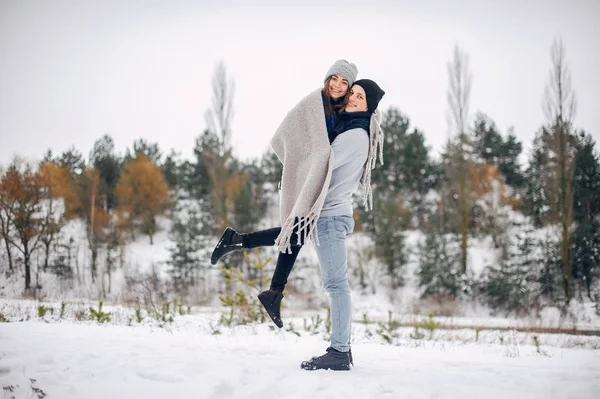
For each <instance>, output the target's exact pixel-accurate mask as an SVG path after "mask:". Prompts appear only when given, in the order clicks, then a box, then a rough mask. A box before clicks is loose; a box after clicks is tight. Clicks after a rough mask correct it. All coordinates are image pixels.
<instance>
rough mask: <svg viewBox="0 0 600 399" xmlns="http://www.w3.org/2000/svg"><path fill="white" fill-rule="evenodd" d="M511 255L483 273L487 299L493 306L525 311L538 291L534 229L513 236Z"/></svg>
mask: <svg viewBox="0 0 600 399" xmlns="http://www.w3.org/2000/svg"><path fill="white" fill-rule="evenodd" d="M510 237H511V239H510V243H509V246H510V247H511V248H512V249H511V250H509V257H508V259H506V260H501V261H500V262H499V264H498V265H494V266H491V267H490V268H489V269H488V270H487V274H486V276H485V277H484V282H483V287H484V290H485V295H486V301H487V303H488V304H489V305H490V306H491V307H492V309H497V310H503V311H506V312H509V313H512V312H514V313H516V314H517V315H518V314H522V313H527V311H528V310H530V309H531V306H532V304H533V303H534V301H536V300H537V298H538V295H539V282H538V273H539V270H538V269H537V268H538V265H539V263H540V259H539V257H538V255H537V252H538V251H537V249H538V243H537V240H536V239H535V237H534V235H533V230H531V229H529V230H526V231H521V232H519V233H518V234H517V235H516V237H515V236H510Z"/></svg>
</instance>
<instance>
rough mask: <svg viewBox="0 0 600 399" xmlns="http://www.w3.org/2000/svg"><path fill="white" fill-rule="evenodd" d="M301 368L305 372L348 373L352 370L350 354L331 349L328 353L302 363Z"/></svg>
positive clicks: (328, 349)
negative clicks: (334, 371)
mask: <svg viewBox="0 0 600 399" xmlns="http://www.w3.org/2000/svg"><path fill="white" fill-rule="evenodd" d="M300 367H301V368H302V369H304V370H338V371H347V370H350V354H349V353H348V352H340V351H338V350H336V349H333V348H331V347H329V348H327V353H325V354H324V355H321V356H317V357H313V358H312V359H310V360H307V361H305V362H302V364H301V365H300Z"/></svg>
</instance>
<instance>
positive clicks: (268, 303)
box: [258, 290, 283, 328]
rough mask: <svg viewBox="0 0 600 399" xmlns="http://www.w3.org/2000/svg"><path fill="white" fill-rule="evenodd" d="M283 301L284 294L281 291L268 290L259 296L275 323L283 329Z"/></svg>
mask: <svg viewBox="0 0 600 399" xmlns="http://www.w3.org/2000/svg"><path fill="white" fill-rule="evenodd" d="M282 299H283V294H282V293H281V291H275V290H266V291H263V292H261V293H260V294H258V300H259V301H260V303H262V305H263V306H264V308H265V310H266V311H267V314H268V315H269V317H270V318H271V320H273V323H275V325H276V326H277V327H279V328H281V327H283V322H282V321H281V300H282Z"/></svg>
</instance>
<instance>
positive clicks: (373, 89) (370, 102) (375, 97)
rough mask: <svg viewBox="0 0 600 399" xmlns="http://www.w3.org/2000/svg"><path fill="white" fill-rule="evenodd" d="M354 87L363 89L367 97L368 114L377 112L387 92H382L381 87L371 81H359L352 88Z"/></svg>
mask: <svg viewBox="0 0 600 399" xmlns="http://www.w3.org/2000/svg"><path fill="white" fill-rule="evenodd" d="M354 85H359V86H360V87H362V88H363V89H364V91H365V94H366V95H367V112H371V113H372V112H375V110H376V109H377V106H378V105H379V101H381V98H382V97H383V95H384V94H385V91H383V90H381V87H379V85H378V84H377V83H375V82H373V81H372V80H371V79H359V80H357V81H356V82H354V84H353V85H352V86H354Z"/></svg>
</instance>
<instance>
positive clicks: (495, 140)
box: [472, 112, 524, 187]
mask: <svg viewBox="0 0 600 399" xmlns="http://www.w3.org/2000/svg"><path fill="white" fill-rule="evenodd" d="M472 131H473V147H474V149H475V152H476V155H477V157H479V159H480V160H481V161H483V162H485V163H487V164H489V165H493V166H495V167H497V168H498V170H500V172H501V173H502V175H503V176H504V179H505V182H506V184H508V185H509V186H512V187H521V186H522V185H523V183H524V177H523V173H522V172H521V166H520V163H519V156H520V155H521V150H522V145H521V143H520V142H519V141H518V140H517V138H516V136H515V135H514V133H513V132H512V130H510V131H509V133H508V135H507V137H506V139H504V137H502V135H501V134H500V132H498V128H497V127H496V124H495V123H494V121H493V120H492V119H490V118H489V117H488V116H487V115H485V114H483V113H481V112H479V113H477V114H476V116H475V122H474V124H473V128H472Z"/></svg>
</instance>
